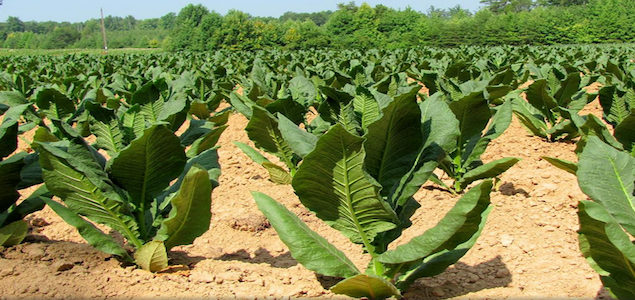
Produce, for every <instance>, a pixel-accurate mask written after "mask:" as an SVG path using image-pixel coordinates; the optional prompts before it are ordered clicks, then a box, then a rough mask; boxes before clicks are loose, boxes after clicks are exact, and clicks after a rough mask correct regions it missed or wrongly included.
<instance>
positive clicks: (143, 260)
mask: <svg viewBox="0 0 635 300" xmlns="http://www.w3.org/2000/svg"><path fill="white" fill-rule="evenodd" d="M134 258H135V263H136V264H137V265H138V266H139V267H141V269H144V270H146V271H149V272H158V271H161V270H163V269H165V268H167V267H168V252H167V249H166V248H165V245H164V244H163V242H162V241H151V242H148V243H147V244H145V245H143V247H141V248H139V250H137V252H135V254H134Z"/></svg>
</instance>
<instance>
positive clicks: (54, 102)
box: [35, 89, 75, 120]
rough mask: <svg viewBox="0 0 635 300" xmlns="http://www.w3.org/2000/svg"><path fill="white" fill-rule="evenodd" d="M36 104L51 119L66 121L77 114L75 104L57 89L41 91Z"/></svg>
mask: <svg viewBox="0 0 635 300" xmlns="http://www.w3.org/2000/svg"><path fill="white" fill-rule="evenodd" d="M35 102H36V103H37V106H38V107H39V108H40V109H41V110H43V111H44V112H45V113H46V114H47V115H48V117H49V118H51V119H58V120H65V119H67V118H69V117H71V116H72V115H73V114H74V113H75V103H73V101H72V100H71V99H69V98H68V97H67V96H66V95H64V94H62V93H61V92H60V91H58V90H56V89H45V90H42V91H40V92H39V93H37V99H36V100H35Z"/></svg>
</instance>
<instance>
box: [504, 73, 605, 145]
mask: <svg viewBox="0 0 635 300" xmlns="http://www.w3.org/2000/svg"><path fill="white" fill-rule="evenodd" d="M562 76H564V75H562ZM586 84H587V82H586V80H585V81H583V80H582V78H581V77H580V74H579V72H574V73H570V74H568V75H566V76H564V78H562V79H559V78H558V77H555V76H549V77H548V78H540V79H537V80H536V81H534V82H533V83H532V84H531V85H529V87H528V88H527V90H526V95H527V100H526V101H525V100H524V99H522V98H520V97H516V98H515V99H512V103H513V110H514V114H515V115H516V116H517V117H518V119H519V120H520V122H521V124H522V125H523V126H524V127H525V128H526V129H527V130H528V131H530V132H531V133H532V134H533V135H535V136H539V137H542V138H544V139H547V140H549V141H551V142H554V141H557V140H571V139H574V138H576V137H578V136H579V131H578V128H577V127H576V126H575V124H574V123H573V122H572V121H571V117H570V115H571V114H572V113H574V114H575V113H577V112H578V111H580V110H581V109H582V108H584V106H585V105H587V104H588V103H589V102H591V101H593V99H594V98H595V96H596V94H593V93H587V92H586V91H585V90H582V88H583V87H584V86H585V85H586Z"/></svg>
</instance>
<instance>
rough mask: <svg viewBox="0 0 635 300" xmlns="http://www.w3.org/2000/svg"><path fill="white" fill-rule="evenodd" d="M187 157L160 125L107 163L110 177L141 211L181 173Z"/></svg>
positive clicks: (147, 131)
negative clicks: (124, 190)
mask: <svg viewBox="0 0 635 300" xmlns="http://www.w3.org/2000/svg"><path fill="white" fill-rule="evenodd" d="M186 160H187V158H186V157H185V153H184V151H183V147H181V142H180V141H179V138H178V137H177V136H175V135H174V133H172V131H170V130H169V129H167V128H166V127H165V126H163V125H155V126H152V127H150V128H148V129H147V130H146V131H145V132H144V133H143V135H142V136H141V137H140V138H138V139H136V140H134V141H132V143H130V145H128V147H126V148H124V149H123V150H122V151H121V152H120V153H119V154H118V155H117V156H116V157H113V158H112V160H111V161H110V162H109V163H110V171H111V174H112V177H113V178H114V179H115V180H116V181H117V183H118V184H119V185H120V186H122V187H123V188H125V189H126V191H128V193H129V194H130V198H131V201H132V203H133V204H134V205H136V206H137V207H141V210H144V207H145V209H147V208H149V207H150V204H149V203H150V201H152V199H153V198H154V197H156V196H157V195H158V194H159V193H160V192H161V191H163V189H165V188H166V187H168V185H170V182H171V181H172V180H174V179H175V178H177V177H178V176H179V175H180V174H181V172H182V171H183V167H184V166H185V163H186Z"/></svg>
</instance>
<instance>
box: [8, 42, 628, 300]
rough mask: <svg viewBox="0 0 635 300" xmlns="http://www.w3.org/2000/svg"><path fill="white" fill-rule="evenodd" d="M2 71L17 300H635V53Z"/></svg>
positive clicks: (156, 62) (205, 57)
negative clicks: (194, 299)
mask: <svg viewBox="0 0 635 300" xmlns="http://www.w3.org/2000/svg"><path fill="white" fill-rule="evenodd" d="M0 64H1V65H3V66H4V68H3V70H1V71H0V111H1V112H2V119H1V120H2V122H1V125H0V153H1V154H2V160H1V161H0V189H1V192H0V244H1V245H2V246H0V290H2V293H0V299H36V298H37V299H42V298H45V299H57V298H60V299H62V298H64V299H66V298H82V299H83V298H87V299H138V298H156V297H159V298H188V299H189V298H197V299H198V298H212V299H228V298H230V299H231V298H237V299H245V298H248V299H289V298H320V299H334V298H337V299H348V298H351V297H352V298H366V299H386V298H396V299H399V298H405V299H445V298H453V299H463V298H465V299H467V298H469V299H475V298H476V299H481V298H487V299H492V298H494V299H508V298H510V299H515V298H528V299H533V298H576V299H612V298H616V299H631V298H633V297H635V271H633V270H635V245H634V244H633V236H634V235H635V205H634V204H633V200H634V199H633V198H634V197H635V195H634V185H635V50H633V48H632V47H631V46H629V45H602V46H592V45H588V46H549V47H533V46H532V47H529V46H525V47H511V46H509V47H507V46H506V47H459V48H452V49H439V48H426V47H421V48H415V49H411V50H385V51H384V50H369V51H355V50H348V51H326V50H324V51H322V50H320V51H318V50H302V51H286V50H270V51H257V52H241V51H217V52H207V53H186V52H184V53H161V52H152V53H141V52H137V53H118V54H110V55H99V54H80V53H74V54H73V53H66V54H58V55H45V54H42V55H35V54H24V55H20V54H12V55H7V56H0Z"/></svg>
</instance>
